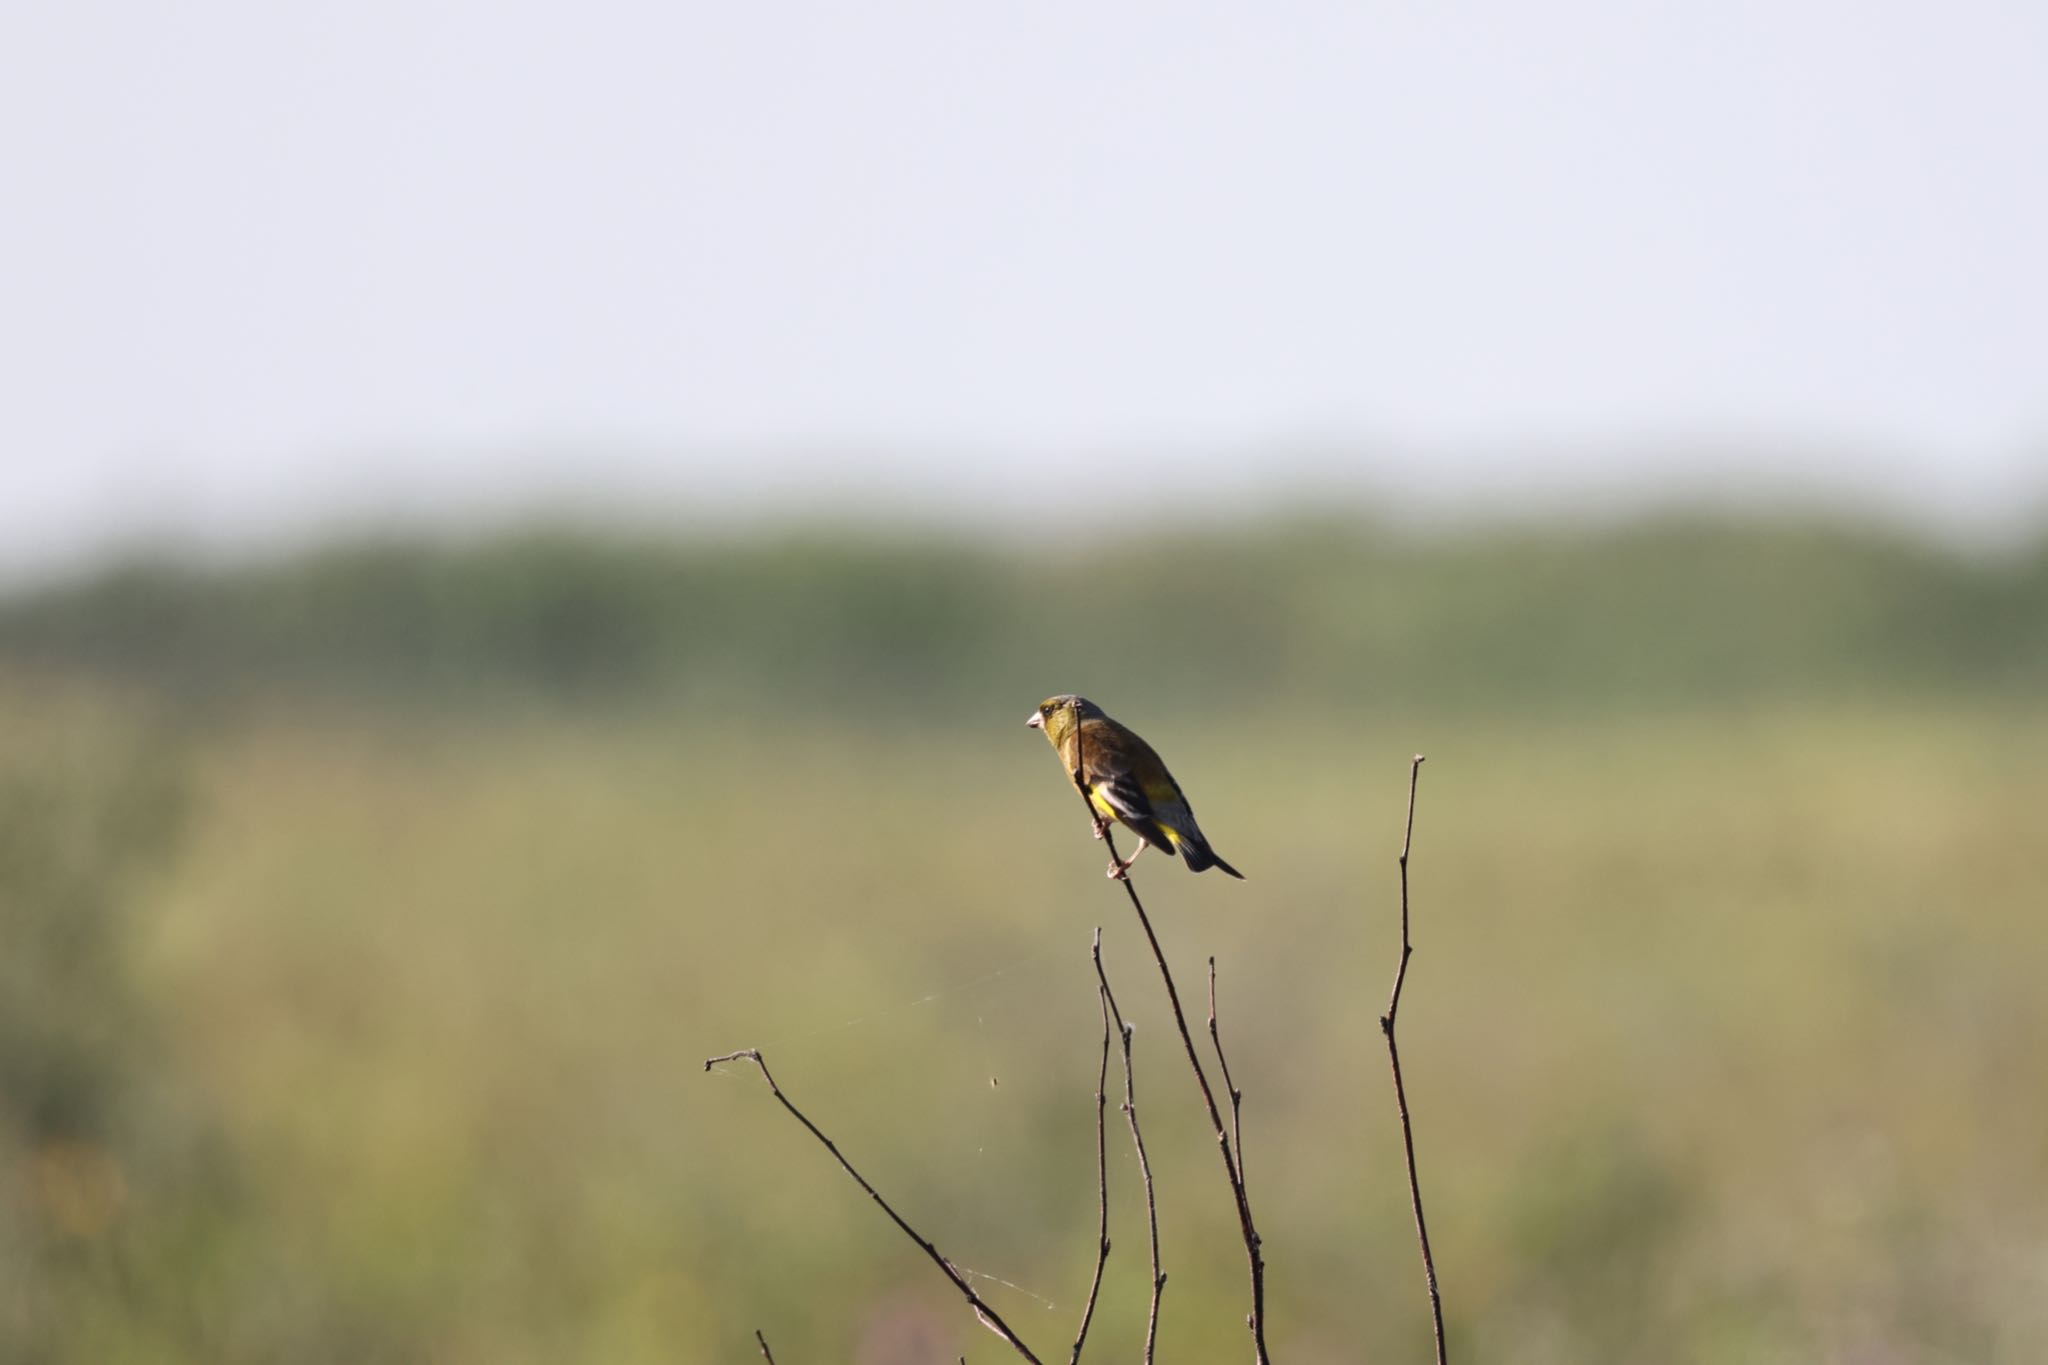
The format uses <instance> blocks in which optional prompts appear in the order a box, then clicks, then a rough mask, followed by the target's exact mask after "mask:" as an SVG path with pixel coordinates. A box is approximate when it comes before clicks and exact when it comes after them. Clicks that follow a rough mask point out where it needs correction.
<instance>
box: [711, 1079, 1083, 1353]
mask: <svg viewBox="0 0 2048 1365" xmlns="http://www.w3.org/2000/svg"><path fill="white" fill-rule="evenodd" d="M742 1061H744V1062H752V1063H753V1064H754V1067H755V1069H756V1070H758V1071H759V1072H760V1073H761V1079H762V1080H764V1081H766V1082H767V1083H768V1090H769V1093H771V1094H773V1095H774V1096H775V1098H776V1101H777V1102H778V1103H780V1104H781V1105H782V1107H783V1108H784V1109H787V1110H788V1111H789V1112H790V1114H791V1115H792V1116H793V1117H794V1118H795V1119H796V1121H797V1122H798V1123H801V1124H802V1125H803V1126H804V1127H805V1128H806V1129H808V1130H809V1132H810V1134H811V1136H812V1137H814V1138H816V1139H817V1140H818V1141H819V1142H821V1143H823V1144H824V1147H825V1150H826V1151H828V1152H830V1153H831V1154H832V1159H833V1160H834V1161H837V1162H838V1163H839V1167H840V1169H841V1170H843V1171H845V1172H846V1173H847V1174H848V1175H850V1176H852V1177H853V1181H854V1183H855V1184H856V1185H859V1186H860V1187H861V1189H863V1190H865V1191H866V1192H867V1196H868V1198H870V1199H872V1200H874V1201H875V1203H876V1204H878V1205H880V1206H881V1209H882V1212H884V1213H886V1214H888V1215H889V1221H890V1222H892V1223H894V1224H895V1225H896V1226H897V1227H898V1228H901V1229H902V1230H903V1235H904V1236H905V1237H908V1238H909V1239H910V1240H911V1241H913V1242H915V1243H917V1247H918V1250H920V1251H922V1252H923V1253H924V1254H925V1256H926V1257H927V1258H929V1259H930V1261H931V1263H932V1264H933V1265H935V1266H937V1267H938V1268H939V1270H940V1272H941V1273H943V1274H944V1275H945V1277H946V1278H947V1279H948V1280H950V1281H952V1284H953V1287H954V1288H955V1289H957V1290H959V1291H960V1293H961V1295H962V1296H964V1297H965V1298H966V1300H967V1303H968V1306H969V1307H971V1308H972V1309H973V1310H974V1316H975V1317H977V1318H979V1319H980V1320H981V1324H982V1326H984V1327H986V1328H988V1330H989V1331H991V1332H994V1333H995V1334H996V1335H997V1336H999V1337H1001V1338H1002V1339H1003V1340H1004V1341H1006V1342H1008V1343H1009V1344H1010V1348H1011V1349H1012V1350H1014V1351H1015V1352H1016V1353H1017V1354H1018V1355H1020V1356H1023V1357H1024V1358H1025V1359H1026V1360H1028V1361H1030V1362H1031V1365H1044V1362H1042V1361H1041V1360H1039V1358H1038V1357H1037V1356H1036V1355H1034V1354H1032V1351H1031V1348H1030V1347H1028V1346H1026V1345H1025V1344H1024V1343H1023V1341H1022V1340H1021V1339H1020V1338H1019V1337H1018V1336H1017V1334H1016V1333H1015V1332H1013V1331H1011V1330H1010V1325H1009V1324H1008V1323H1006V1322H1004V1321H1003V1318H1002V1315H1001V1314H1000V1313H998V1312H996V1310H995V1309H993V1308H991V1307H989V1305H988V1304H987V1303H986V1302H985V1301H984V1300H983V1299H982V1297H981V1295H979V1294H977V1293H975V1292H974V1286H972V1285H970V1284H969V1283H967V1279H966V1277H965V1276H963V1275H962V1274H961V1273H960V1271H959V1270H958V1269H957V1268H956V1267H955V1266H954V1265H953V1263H952V1262H951V1261H949V1260H947V1259H946V1258H945V1257H944V1256H941V1255H940V1254H939V1249H938V1248H937V1247H935V1246H933V1245H932V1244H931V1241H930V1240H929V1239H928V1238H926V1237H925V1236H924V1234H923V1233H921V1232H919V1231H918V1230H917V1229H916V1228H914V1227H912V1226H910V1224H908V1223H906V1222H904V1221H903V1215H902V1214H900V1213H898V1212H896V1210H895V1209H894V1208H892V1207H890V1205H889V1201H888V1200H886V1199H884V1198H882V1196H881V1194H880V1193H879V1192H878V1191H877V1190H876V1189H875V1187H874V1186H873V1185H870V1184H868V1182H867V1177H865V1176H863V1175H862V1174H861V1173H860V1172H859V1171H857V1170H855V1169H854V1168H853V1163H852V1162H850V1161H848V1160H847V1159H846V1157H845V1156H844V1154H842V1153H841V1152H840V1150H839V1147H838V1144H836V1143H834V1142H833V1141H832V1139H831V1138H828V1137H826V1136H825V1134H824V1133H823V1132H821V1131H820V1130H819V1128H818V1125H817V1124H815V1123H812V1122H811V1121H810V1120H809V1119H808V1118H806V1117H805V1116H804V1111H803V1110H801V1109H799V1108H797V1107H796V1106H795V1105H794V1104H791V1103H790V1101H789V1096H787V1095H785V1094H783V1093H782V1087H781V1086H779V1085H777V1084H776V1083H775V1077H774V1075H773V1073H771V1072H770V1071H769V1070H768V1063H766V1062H764V1061H762V1060H761V1053H760V1051H759V1049H756V1048H744V1049H742V1050H740V1051H738V1052H729V1053H727V1054H726V1055H725V1056H723V1057H713V1058H710V1059H709V1060H708V1061H706V1062H705V1063H704V1069H705V1070H706V1071H709V1070H711V1069H712V1068H713V1067H715V1066H718V1065H719V1064H720V1063H722V1062H742ZM764 1344H765V1343H764Z"/></svg>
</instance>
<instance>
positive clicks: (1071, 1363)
mask: <svg viewBox="0 0 2048 1365" xmlns="http://www.w3.org/2000/svg"><path fill="white" fill-rule="evenodd" d="M1095 965H1096V968H1097V970H1098V971H1099V970H1100V969H1101V966H1102V929H1101V927H1100V926H1099V925H1098V926H1097V927H1096V930H1095ZM1096 1003H1097V1004H1099V1005H1101V1006H1102V1066H1101V1069H1100V1070H1098V1071H1097V1072H1096V1074H1095V1197H1096V1201H1097V1206H1098V1209H1099V1211H1100V1220H1099V1221H1098V1223H1097V1224H1096V1234H1095V1237H1096V1252H1095V1279H1094V1280H1093V1281H1092V1282H1091V1283H1090V1284H1089V1286H1088V1304H1087V1306H1086V1307H1084V1308H1083V1309H1082V1310H1081V1329H1080V1330H1079V1331H1077V1332H1075V1333H1074V1350H1073V1353H1072V1354H1071V1355H1069V1356H1068V1357H1067V1365H1078V1362H1079V1361H1080V1359H1081V1344H1082V1343H1083V1342H1085V1341H1086V1340H1087V1339H1088V1324H1089V1323H1090V1322H1092V1321H1094V1319H1095V1296H1096V1295H1097V1294H1100V1293H1101V1292H1102V1269H1103V1267H1104V1266H1106V1265H1108V1264H1109V1147H1108V1143H1107V1140H1106V1138H1105V1136H1104V1133H1103V1122H1102V1118H1103V1113H1104V1111H1105V1110H1107V1108H1108V1107H1109V997H1107V996H1099V998H1098V1000H1097V1002H1096Z"/></svg>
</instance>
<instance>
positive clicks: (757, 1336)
mask: <svg viewBox="0 0 2048 1365" xmlns="http://www.w3.org/2000/svg"><path fill="white" fill-rule="evenodd" d="M754 1340H755V1341H758V1342H760V1343H761V1358H762V1359H763V1360H766V1361H767V1362H768V1365H775V1352H773V1351H771V1350H769V1349H768V1338H766V1337H764V1336H762V1335H761V1329H760V1328H758V1327H756V1328H755V1329H754Z"/></svg>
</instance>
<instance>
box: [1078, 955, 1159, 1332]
mask: <svg viewBox="0 0 2048 1365" xmlns="http://www.w3.org/2000/svg"><path fill="white" fill-rule="evenodd" d="M1095 979H1096V980H1097V981H1098V982H1099V983H1101V987H1102V990H1101V995H1102V1007H1103V1008H1104V1009H1105V1010H1107V1011H1108V1012H1109V1014H1110V1017H1111V1018H1113V1019H1115V1020H1116V1031H1117V1036H1118V1037H1120V1038H1122V1039H1123V1043H1124V1106H1123V1108H1124V1117H1125V1118H1127V1119H1129V1120H1130V1123H1131V1146H1133V1147H1134V1148H1136V1149H1137V1152H1138V1174H1139V1175H1140V1176H1142V1177H1143V1178H1144V1181H1145V1222H1146V1225H1147V1227H1148V1229H1149V1230H1150V1235H1151V1242H1152V1307H1151V1310H1150V1312H1148V1313H1147V1315H1146V1317H1145V1365H1152V1348H1153V1346H1154V1345H1155V1344H1156V1343H1157V1342H1158V1340H1159V1299H1160V1296H1161V1295H1163V1294H1164V1293H1165V1292H1166V1272H1165V1271H1163V1270H1161V1269H1160V1268H1159V1201H1158V1199H1157V1198H1155V1197H1154V1196H1153V1193H1152V1162H1151V1159H1150V1158H1148V1157H1147V1156H1146V1155H1145V1134H1144V1133H1143V1132H1141V1131H1140V1130H1139V1128H1138V1096H1137V1087H1136V1082H1135V1080H1134V1079H1133V1075H1132V1072H1133V1068H1132V1066H1131V1026H1130V1025H1129V1024H1127V1023H1125V1022H1124V1016H1123V1013H1122V1011H1120V1010H1118V1009H1117V1007H1116V994H1115V993H1114V992H1113V991H1111V990H1110V988H1109V974H1108V973H1107V972H1105V971H1103V969H1102V931H1101V930H1099V929H1098V930H1097V931H1096V933H1095Z"/></svg>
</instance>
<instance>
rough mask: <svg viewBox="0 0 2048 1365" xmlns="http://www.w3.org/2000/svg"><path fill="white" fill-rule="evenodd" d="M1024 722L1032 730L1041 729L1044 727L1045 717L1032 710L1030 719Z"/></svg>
mask: <svg viewBox="0 0 2048 1365" xmlns="http://www.w3.org/2000/svg"><path fill="white" fill-rule="evenodd" d="M1024 723H1025V724H1026V725H1028V726H1030V727H1031V728H1032V729H1034V730H1043V729H1044V728H1045V717H1044V716H1041V715H1039V714H1038V712H1036V711H1033V712H1032V713H1031V719H1029V720H1027V721H1025V722H1024Z"/></svg>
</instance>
